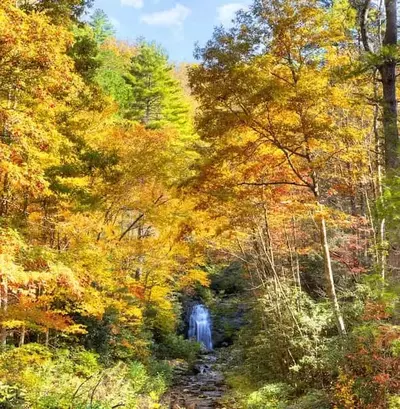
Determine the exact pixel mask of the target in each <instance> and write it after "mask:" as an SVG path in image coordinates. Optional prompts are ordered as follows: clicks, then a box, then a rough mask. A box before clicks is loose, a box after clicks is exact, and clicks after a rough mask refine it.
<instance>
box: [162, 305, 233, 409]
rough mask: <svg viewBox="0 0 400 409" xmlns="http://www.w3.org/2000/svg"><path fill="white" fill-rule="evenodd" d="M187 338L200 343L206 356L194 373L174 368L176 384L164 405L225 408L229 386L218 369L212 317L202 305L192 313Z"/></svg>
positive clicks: (189, 408) (180, 408)
mask: <svg viewBox="0 0 400 409" xmlns="http://www.w3.org/2000/svg"><path fill="white" fill-rule="evenodd" d="M188 338H189V339H192V340H194V341H197V342H198V343H200V344H201V345H202V348H203V353H202V354H201V355H200V357H199V359H198V360H197V362H196V363H195V365H194V367H193V371H189V370H188V368H182V367H179V366H177V367H175V384H174V386H173V388H172V389H171V390H170V392H169V393H168V395H167V400H166V401H165V402H164V404H165V405H167V407H169V408H170V409H212V408H223V407H224V406H223V405H222V404H221V403H220V398H221V397H222V396H223V395H224V393H225V391H226V386H225V383H224V377H223V375H222V372H221V371H220V370H219V369H218V363H217V354H216V353H215V352H214V351H213V343H212V321H211V316H210V313H209V311H208V309H207V307H206V306H204V305H203V304H197V305H195V306H194V307H193V308H192V310H191V314H190V317H189V329H188Z"/></svg>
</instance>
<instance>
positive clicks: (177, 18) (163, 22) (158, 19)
mask: <svg viewBox="0 0 400 409" xmlns="http://www.w3.org/2000/svg"><path fill="white" fill-rule="evenodd" d="M191 12H192V11H191V10H190V9H189V8H188V7H186V6H183V5H182V4H179V3H176V4H175V7H173V8H172V9H169V10H163V11H157V12H155V13H149V14H143V15H142V17H141V18H140V21H142V22H143V23H146V24H149V25H151V26H162V27H182V25H183V22H184V21H185V20H186V18H187V17H189V15H190V13H191Z"/></svg>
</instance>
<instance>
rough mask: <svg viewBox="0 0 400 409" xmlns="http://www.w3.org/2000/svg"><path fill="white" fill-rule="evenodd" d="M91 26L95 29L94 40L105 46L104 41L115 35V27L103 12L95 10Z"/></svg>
mask: <svg viewBox="0 0 400 409" xmlns="http://www.w3.org/2000/svg"><path fill="white" fill-rule="evenodd" d="M89 25H90V27H92V29H93V33H94V38H95V40H96V42H97V43H98V44H103V43H104V41H106V40H107V39H108V38H111V37H112V36H113V35H115V29H114V26H113V24H112V23H111V21H110V19H109V18H108V16H107V14H106V13H104V11H103V10H100V9H97V10H95V12H94V13H93V15H92V16H91V19H90V22H89Z"/></svg>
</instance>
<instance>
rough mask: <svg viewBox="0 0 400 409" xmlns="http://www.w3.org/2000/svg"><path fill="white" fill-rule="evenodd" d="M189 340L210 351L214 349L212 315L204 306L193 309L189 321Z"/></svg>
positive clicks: (196, 306) (199, 305)
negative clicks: (193, 340) (200, 344)
mask: <svg viewBox="0 0 400 409" xmlns="http://www.w3.org/2000/svg"><path fill="white" fill-rule="evenodd" d="M189 339H195V340H196V341H197V342H200V343H202V344H203V345H204V346H205V348H206V349H208V350H209V351H210V350H212V349H213V345H212V340H211V318H210V313H209V312H208V309H207V308H206V307H205V306H204V305H201V304H198V305H195V306H194V307H193V310H192V313H191V314H190V319H189Z"/></svg>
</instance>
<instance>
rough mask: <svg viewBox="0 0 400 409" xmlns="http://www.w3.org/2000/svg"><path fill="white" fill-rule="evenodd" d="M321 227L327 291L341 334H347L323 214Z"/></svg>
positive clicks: (320, 222)
mask: <svg viewBox="0 0 400 409" xmlns="http://www.w3.org/2000/svg"><path fill="white" fill-rule="evenodd" d="M319 228H320V235H321V247H322V252H323V256H324V272H325V281H326V287H327V292H328V295H329V298H330V300H331V303H332V306H333V310H334V313H335V316H336V324H337V327H338V330H339V333H340V335H346V326H345V323H344V319H343V316H342V313H341V311H340V306H339V302H338V299H337V295H336V286H335V281H334V277H333V269H332V261H331V254H330V250H329V243H328V235H327V229H326V221H325V218H324V217H323V216H322V217H321V218H320V220H319Z"/></svg>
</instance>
